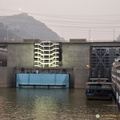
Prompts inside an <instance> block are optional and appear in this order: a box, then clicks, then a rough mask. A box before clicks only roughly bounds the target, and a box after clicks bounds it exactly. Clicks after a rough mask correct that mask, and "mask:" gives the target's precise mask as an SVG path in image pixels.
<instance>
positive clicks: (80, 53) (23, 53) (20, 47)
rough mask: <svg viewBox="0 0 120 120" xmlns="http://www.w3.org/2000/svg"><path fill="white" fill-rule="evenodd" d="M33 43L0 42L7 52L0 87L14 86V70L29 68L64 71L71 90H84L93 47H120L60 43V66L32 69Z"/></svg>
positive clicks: (48, 71)
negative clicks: (68, 78) (67, 76)
mask: <svg viewBox="0 0 120 120" xmlns="http://www.w3.org/2000/svg"><path fill="white" fill-rule="evenodd" d="M34 44H35V43H34V41H30V42H0V46H5V47H6V49H7V51H6V55H7V57H6V58H7V66H6V67H5V66H0V76H1V77H0V87H7V86H15V76H14V73H15V69H16V68H20V69H21V68H25V69H27V68H31V69H32V70H33V71H34V69H36V70H37V69H38V70H40V71H42V72H47V73H50V72H51V73H52V71H57V73H60V72H61V71H66V73H68V74H70V87H71V88H85V84H86V81H88V80H89V75H90V74H89V73H90V67H89V66H90V55H91V47H93V46H97V47H98V46H100V47H104V46H112V47H118V46H120V42H104V43H103V42H79V41H78V42H73V41H72V42H62V43H60V48H61V50H62V52H61V55H62V57H61V66H60V67H56V68H44V69H43V68H37V67H34Z"/></svg>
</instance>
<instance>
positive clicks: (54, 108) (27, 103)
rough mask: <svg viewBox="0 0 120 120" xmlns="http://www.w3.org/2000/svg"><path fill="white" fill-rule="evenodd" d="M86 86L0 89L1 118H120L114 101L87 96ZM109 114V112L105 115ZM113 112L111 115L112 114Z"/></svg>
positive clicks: (101, 119)
mask: <svg viewBox="0 0 120 120" xmlns="http://www.w3.org/2000/svg"><path fill="white" fill-rule="evenodd" d="M84 93H85V90H83V89H70V90H69V89H15V88H7V89H6V88H4V89H3V88H1V89H0V116H1V117H0V120H96V119H97V118H96V116H95V115H96V114H100V115H101V117H100V118H99V120H108V118H109V119H110V118H111V119H113V120H119V119H120V118H118V116H114V117H113V116H112V115H119V114H120V112H119V110H118V107H117V105H116V104H115V102H114V100H113V101H95V100H89V101H88V100H86V96H85V94H84ZM105 115H106V116H105ZM110 115H111V116H110Z"/></svg>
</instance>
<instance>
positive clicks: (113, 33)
mask: <svg viewBox="0 0 120 120" xmlns="http://www.w3.org/2000/svg"><path fill="white" fill-rule="evenodd" d="M113 41H115V29H113Z"/></svg>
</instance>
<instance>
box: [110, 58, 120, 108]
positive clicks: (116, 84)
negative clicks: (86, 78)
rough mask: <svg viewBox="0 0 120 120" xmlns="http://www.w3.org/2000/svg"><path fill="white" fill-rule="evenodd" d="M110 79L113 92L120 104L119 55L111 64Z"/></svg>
mask: <svg viewBox="0 0 120 120" xmlns="http://www.w3.org/2000/svg"><path fill="white" fill-rule="evenodd" d="M111 79H112V90H113V94H114V97H115V99H116V102H117V103H118V105H119V106H120V57H117V58H116V59H115V60H114V62H113V64H112V69H111Z"/></svg>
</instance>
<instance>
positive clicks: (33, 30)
mask: <svg viewBox="0 0 120 120" xmlns="http://www.w3.org/2000/svg"><path fill="white" fill-rule="evenodd" d="M6 39H7V40H23V39H40V40H52V41H54V40H55V41H56V40H58V41H59V40H60V39H61V38H60V37H59V36H58V35H57V33H55V32H54V31H52V30H51V29H50V28H48V27H47V26H46V25H45V24H44V23H42V22H40V21H38V20H36V19H34V18H33V17H32V16H29V15H28V14H26V13H22V14H18V15H12V16H1V17H0V40H6Z"/></svg>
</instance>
